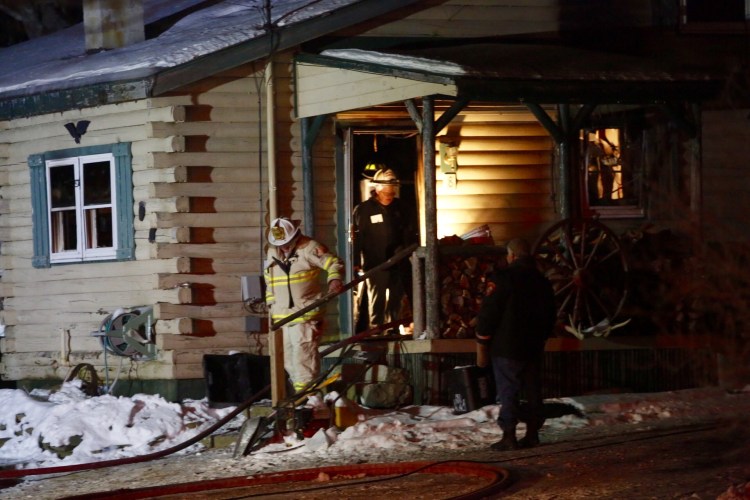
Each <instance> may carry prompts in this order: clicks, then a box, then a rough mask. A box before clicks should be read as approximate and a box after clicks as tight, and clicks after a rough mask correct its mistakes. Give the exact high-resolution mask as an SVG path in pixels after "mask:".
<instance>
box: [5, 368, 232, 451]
mask: <svg viewBox="0 0 750 500" xmlns="http://www.w3.org/2000/svg"><path fill="white" fill-rule="evenodd" d="M80 385H81V381H80V380H74V381H72V382H66V383H65V384H63V386H62V387H61V389H60V390H59V391H56V392H52V393H50V392H48V391H38V390H37V391H33V392H32V393H31V394H27V393H26V392H24V391H22V390H9V389H5V390H0V408H2V409H3V410H0V463H3V464H5V465H10V464H29V465H33V466H53V465H72V464H78V463H88V462H97V461H102V460H110V459H117V458H123V457H132V456H138V455H145V454H148V453H153V452H156V451H160V450H164V449H167V448H170V447H172V446H175V445H177V444H180V443H182V442H184V441H187V440H188V439H190V438H192V437H194V436H195V435H197V434H198V433H199V432H200V431H201V429H205V428H206V427H208V426H209V425H211V424H213V423H214V422H216V421H217V420H218V419H220V418H222V417H223V416H225V415H226V414H228V413H229V412H230V411H231V410H232V408H228V409H222V410H215V409H212V408H209V407H208V405H207V404H206V403H205V402H203V401H186V402H185V403H183V404H182V405H179V404H176V403H170V402H168V401H166V400H164V399H163V398H161V397H160V396H154V395H147V394H137V395H135V396H133V397H130V398H125V397H114V396H109V395H104V396H97V397H87V396H86V395H85V394H84V393H83V391H82V390H81V388H80Z"/></svg>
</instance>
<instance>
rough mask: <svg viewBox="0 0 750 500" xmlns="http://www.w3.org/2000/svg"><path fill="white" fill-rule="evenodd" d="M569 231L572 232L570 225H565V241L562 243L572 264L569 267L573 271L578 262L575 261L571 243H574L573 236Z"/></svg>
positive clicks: (577, 266)
mask: <svg viewBox="0 0 750 500" xmlns="http://www.w3.org/2000/svg"><path fill="white" fill-rule="evenodd" d="M571 230H572V225H570V224H567V225H566V226H565V234H564V239H565V241H564V243H565V248H567V250H568V253H569V254H570V261H571V262H572V263H573V266H571V267H572V268H573V269H578V268H579V265H578V261H577V260H576V252H575V250H574V249H573V241H574V239H573V234H572V232H571Z"/></svg>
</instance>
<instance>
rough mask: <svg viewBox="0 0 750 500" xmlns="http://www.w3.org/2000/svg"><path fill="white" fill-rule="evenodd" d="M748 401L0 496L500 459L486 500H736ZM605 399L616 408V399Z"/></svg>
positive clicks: (172, 465)
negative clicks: (513, 438) (500, 445)
mask: <svg viewBox="0 0 750 500" xmlns="http://www.w3.org/2000/svg"><path fill="white" fill-rule="evenodd" d="M746 400H750V398H745V399H743V400H742V401H743V403H742V404H741V405H737V406H736V407H734V408H730V409H727V408H712V407H711V406H710V405H709V404H707V402H706V401H700V400H696V401H692V402H679V403H680V405H682V408H683V411H681V412H680V416H675V417H673V418H662V419H655V420H649V421H635V422H633V421H629V420H628V419H627V418H625V417H624V416H623V415H627V407H628V404H629V403H628V401H627V398H626V397H624V396H623V397H618V398H617V403H616V404H615V405H616V407H614V408H613V407H611V406H610V407H609V409H610V412H609V413H603V414H601V415H599V416H598V417H596V418H595V419H593V420H592V425H590V426H588V427H584V428H580V429H566V430H559V431H554V432H549V431H547V432H545V430H544V429H543V431H542V435H541V438H542V444H541V445H540V446H539V447H536V448H532V449H528V450H517V451H511V452H495V451H492V450H490V449H488V448H487V447H482V448H477V447H475V448H461V449H458V450H455V451H449V452H446V451H444V450H443V451H441V452H440V453H429V452H425V453H422V454H420V456H414V455H413V454H409V455H408V456H407V455H404V454H398V453H393V452H389V451H388V450H383V449H366V450H361V452H358V453H357V454H356V456H345V457H343V456H341V457H335V456H332V457H330V460H329V459H324V460H321V458H320V456H311V455H309V454H299V455H294V454H285V453H283V452H282V453H279V454H278V460H273V459H272V460H268V459H267V458H266V459H264V460H262V461H260V460H255V459H254V457H253V456H252V455H250V456H247V457H242V458H237V459H235V458H233V451H234V450H233V448H232V447H228V448H217V449H211V450H208V451H205V452H201V453H200V454H191V455H182V456H169V457H166V458H163V459H159V460H155V461H151V462H145V463H141V464H131V465H125V466H119V467H113V468H108V469H98V470H89V471H83V472H76V473H73V474H67V475H58V476H37V477H29V478H28V479H27V480H25V481H23V482H22V483H20V484H17V485H15V486H12V487H9V488H6V489H4V490H0V498H13V499H16V498H29V499H31V498H33V499H35V500H39V499H60V498H74V497H75V496H76V495H78V496H80V495H86V494H91V493H95V492H110V493H109V494H108V496H100V497H98V498H107V497H109V498H117V497H122V496H123V495H124V494H125V493H126V491H123V490H133V489H138V488H144V487H149V486H158V485H167V484H175V483H191V482H197V481H207V480H212V479H217V478H230V477H248V476H257V475H259V474H269V473H278V472H281V471H291V470H298V469H314V468H321V467H327V466H355V465H361V466H363V467H365V468H366V467H367V466H368V464H369V465H372V466H375V464H384V463H391V464H394V463H404V462H414V461H428V462H445V461H451V460H453V461H462V462H466V461H468V462H473V463H476V464H482V465H493V466H496V467H499V468H502V469H503V470H505V471H507V473H508V479H507V480H506V481H505V482H504V485H505V488H504V489H503V490H502V491H500V492H498V493H495V494H493V495H490V496H485V498H510V499H524V500H531V499H534V500H539V499H541V500H544V499H550V500H551V499H556V500H557V499H587V498H597V499H691V500H701V499H721V500H735V499H742V498H750V489H746V485H747V484H748V482H749V481H750V426H748V424H749V423H750V405H749V404H747V401H746ZM598 404H599V406H600V407H604V408H607V407H608V406H607V405H608V403H598ZM675 406H676V405H675ZM519 435H522V433H521V432H519ZM476 467H480V465H476ZM448 476H450V474H443V475H434V474H433V475H431V476H429V477H428V475H421V476H413V477H410V478H407V479H405V480H402V481H400V482H399V483H398V484H397V483H392V484H391V485H390V486H389V479H388V478H386V477H385V476H382V475H381V476H380V477H379V479H383V481H377V482H375V483H372V482H370V483H368V484H366V485H355V484H351V483H350V484H347V485H346V486H342V485H340V484H333V481H330V482H329V481H327V480H328V479H329V478H327V477H323V478H322V479H321V478H318V480H317V481H308V482H307V485H306V488H307V487H314V488H316V489H317V490H316V491H314V492H310V493H308V494H306V495H307V496H305V495H303V494H302V493H301V492H295V493H291V492H290V491H289V490H290V485H289V483H284V482H283V481H282V480H281V479H280V480H279V481H278V483H277V484H276V486H277V487H278V488H279V490H278V491H279V494H273V492H272V491H270V490H268V489H265V490H263V491H259V490H255V491H249V490H247V491H246V490H243V491H238V490H234V491H232V492H228V491H225V492H215V493H214V494H205V493H202V494H200V495H198V496H189V495H188V494H180V495H177V496H171V497H169V498H251V497H252V498H295V499H296V498H327V497H334V498H369V499H371V500H372V499H378V498H389V499H390V498H410V499H412V498H414V499H416V498H429V499H439V498H453V497H457V496H460V494H461V493H463V494H466V493H467V491H466V488H464V486H465V485H466V484H468V482H469V481H468V480H467V481H461V479H460V477H459V478H458V482H459V483H462V484H461V487H458V486H457V484H456V478H450V477H448ZM352 479H353V480H359V479H361V478H352ZM464 483H465V484H464ZM297 486H298V485H296V486H295V487H297ZM321 487H324V489H321ZM477 487H481V485H480V484H478V485H477ZM118 490H120V491H119V492H118ZM141 498H143V497H141ZM474 498H478V497H474Z"/></svg>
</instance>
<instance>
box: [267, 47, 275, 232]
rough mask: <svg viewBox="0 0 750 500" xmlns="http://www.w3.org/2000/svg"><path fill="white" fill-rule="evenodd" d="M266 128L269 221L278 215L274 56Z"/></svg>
mask: <svg viewBox="0 0 750 500" xmlns="http://www.w3.org/2000/svg"><path fill="white" fill-rule="evenodd" d="M265 73H266V128H267V130H268V132H267V135H268V138H267V140H268V217H269V221H272V220H274V219H275V218H277V217H278V202H277V199H276V192H277V189H278V187H277V186H276V124H275V121H276V114H275V112H274V81H273V80H274V76H273V57H269V58H268V64H267V65H266V71H265Z"/></svg>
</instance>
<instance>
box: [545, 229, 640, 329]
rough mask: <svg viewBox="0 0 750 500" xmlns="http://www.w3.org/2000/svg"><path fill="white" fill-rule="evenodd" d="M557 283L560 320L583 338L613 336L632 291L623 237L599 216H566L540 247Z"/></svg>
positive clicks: (548, 271) (549, 230)
mask: <svg viewBox="0 0 750 500" xmlns="http://www.w3.org/2000/svg"><path fill="white" fill-rule="evenodd" d="M534 256H535V257H536V259H537V262H538V263H539V266H540V269H541V270H542V272H543V273H544V274H545V276H547V278H548V279H549V280H550V281H552V284H553V287H554V289H555V298H556V301H557V307H558V310H557V312H558V319H559V320H560V321H561V322H563V324H566V325H568V326H567V327H566V330H568V331H571V333H574V334H575V335H576V336H577V337H579V338H582V337H585V336H602V335H607V334H609V331H610V330H611V329H612V327H613V326H614V319H615V318H616V317H617V315H618V314H619V313H620V310H621V309H622V306H623V304H624V303H625V299H626V298H627V295H628V261H627V259H626V256H625V252H624V249H623V246H622V244H621V243H620V240H619V239H618V238H617V236H616V235H615V234H614V233H613V232H612V231H611V230H610V229H609V228H607V227H606V226H605V225H604V224H602V223H600V222H598V221H596V220H593V219H564V220H561V221H560V222H558V223H556V224H554V225H553V226H552V227H550V228H549V229H548V230H547V231H545V233H544V234H543V235H542V236H541V238H540V239H539V241H538V242H537V243H536V245H534Z"/></svg>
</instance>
